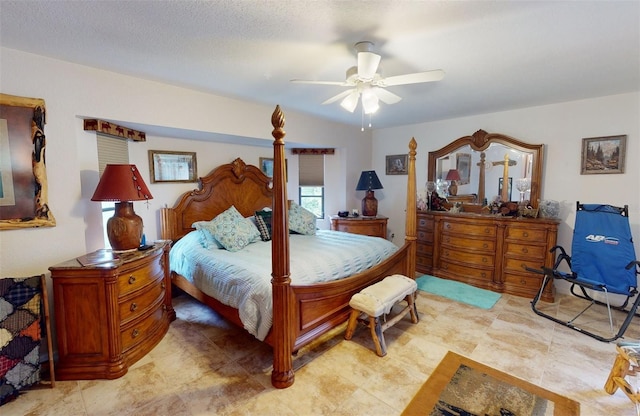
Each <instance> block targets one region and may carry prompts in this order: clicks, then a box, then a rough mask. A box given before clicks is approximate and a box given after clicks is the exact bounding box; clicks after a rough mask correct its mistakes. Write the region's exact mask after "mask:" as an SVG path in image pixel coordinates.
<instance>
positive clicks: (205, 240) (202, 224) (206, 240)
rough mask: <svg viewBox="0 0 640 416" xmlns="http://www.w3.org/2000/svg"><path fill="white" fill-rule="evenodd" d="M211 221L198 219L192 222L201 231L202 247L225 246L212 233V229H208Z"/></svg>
mask: <svg viewBox="0 0 640 416" xmlns="http://www.w3.org/2000/svg"><path fill="white" fill-rule="evenodd" d="M210 222H211V221H198V222H194V223H193V224H191V226H192V227H193V228H195V229H196V230H198V232H199V233H200V244H202V247H204V248H211V249H213V248H224V247H223V246H222V244H220V241H218V240H216V239H215V237H214V236H213V234H211V231H209V230H208V228H207V225H208V224H209V223H210Z"/></svg>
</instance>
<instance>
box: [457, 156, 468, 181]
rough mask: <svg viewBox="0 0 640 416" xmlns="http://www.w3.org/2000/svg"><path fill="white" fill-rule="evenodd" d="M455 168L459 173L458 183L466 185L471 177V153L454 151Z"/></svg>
mask: <svg viewBox="0 0 640 416" xmlns="http://www.w3.org/2000/svg"><path fill="white" fill-rule="evenodd" d="M456 169H457V170H458V173H459V174H460V180H459V181H458V185H467V184H468V183H469V180H470V179H471V154H470V153H456Z"/></svg>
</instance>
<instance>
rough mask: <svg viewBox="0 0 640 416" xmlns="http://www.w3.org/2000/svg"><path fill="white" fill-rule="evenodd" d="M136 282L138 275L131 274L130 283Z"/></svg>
mask: <svg viewBox="0 0 640 416" xmlns="http://www.w3.org/2000/svg"><path fill="white" fill-rule="evenodd" d="M135 282H136V277H135V276H134V275H131V276H129V284H130V285H132V284H134V283H135Z"/></svg>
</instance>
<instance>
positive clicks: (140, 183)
mask: <svg viewBox="0 0 640 416" xmlns="http://www.w3.org/2000/svg"><path fill="white" fill-rule="evenodd" d="M152 198H153V196H151V192H149V188H147V185H146V184H145V183H144V180H143V179H142V176H141V175H140V172H139V171H138V168H136V166H135V165H107V166H106V167H105V169H104V172H103V173H102V176H101V177H100V182H99V183H98V186H97V188H96V190H95V192H94V193H93V197H91V200H92V201H113V202H115V213H114V214H113V217H111V218H109V220H108V221H107V236H108V237H109V243H110V244H111V248H112V249H113V250H114V251H129V250H136V249H137V248H138V247H140V244H141V240H142V218H140V217H139V216H138V215H137V214H136V213H135V212H134V210H133V201H145V200H149V199H152Z"/></svg>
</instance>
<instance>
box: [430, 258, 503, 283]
mask: <svg viewBox="0 0 640 416" xmlns="http://www.w3.org/2000/svg"><path fill="white" fill-rule="evenodd" d="M440 269H442V270H445V271H447V272H448V273H452V274H454V275H455V276H456V277H458V276H459V277H470V278H473V279H475V280H480V281H483V282H490V281H491V280H492V279H493V269H477V268H471V267H467V266H461V265H459V264H455V263H450V262H448V261H444V260H443V261H442V265H441V266H440Z"/></svg>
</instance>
